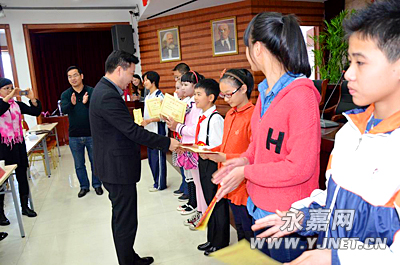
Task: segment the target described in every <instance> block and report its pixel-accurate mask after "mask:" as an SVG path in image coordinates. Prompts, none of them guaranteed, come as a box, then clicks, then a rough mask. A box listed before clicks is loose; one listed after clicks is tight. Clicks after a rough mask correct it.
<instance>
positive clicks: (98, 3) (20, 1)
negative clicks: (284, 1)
mask: <svg viewBox="0 0 400 265" xmlns="http://www.w3.org/2000/svg"><path fill="white" fill-rule="evenodd" d="M189 1H190V0H148V4H147V7H146V8H143V5H142V0H112V1H110V0H34V1H33V0H0V4H1V5H3V6H5V9H7V8H13V7H14V8H24V7H25V8H29V7H32V8H39V7H44V8H52V7H54V8H78V9H79V8H83V7H86V8H88V7H114V8H118V7H134V6H136V5H139V7H140V9H141V10H140V14H141V18H140V20H146V19H147V18H148V17H150V16H152V15H154V14H157V13H160V12H162V11H165V10H167V9H169V8H172V7H175V6H178V5H180V4H183V3H186V2H189ZM240 1H243V0H197V1H196V2H193V3H190V4H188V5H185V6H183V7H180V8H177V9H175V10H172V11H169V12H167V13H164V14H162V15H160V16H159V17H161V16H168V15H173V14H178V13H182V12H187V11H192V10H196V9H201V8H207V7H212V6H218V5H224V4H229V3H234V2H240ZM289 1H308V2H324V1H325V0H289Z"/></svg>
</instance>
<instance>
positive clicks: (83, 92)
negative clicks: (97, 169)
mask: <svg viewBox="0 0 400 265" xmlns="http://www.w3.org/2000/svg"><path fill="white" fill-rule="evenodd" d="M67 77H68V82H69V83H70V84H71V87H70V88H68V89H67V90H65V91H64V92H63V93H62V94H61V111H62V112H63V113H65V114H68V121H69V128H68V132H69V147H70V149H71V153H72V156H73V158H74V164H75V172H76V176H77V177H78V180H79V183H80V187H81V190H80V191H79V193H78V197H79V198H81V197H83V196H85V195H86V193H88V192H89V187H90V183H89V179H88V176H87V171H86V165H85V147H86V150H87V152H88V156H89V160H90V164H91V167H92V186H93V188H94V190H95V191H96V194H97V195H102V194H103V189H102V188H101V181H100V180H99V178H98V177H97V176H96V175H95V174H94V172H93V139H92V134H91V132H90V124H89V103H90V97H91V96H92V93H93V87H90V86H87V85H84V84H83V73H82V70H81V69H79V68H78V67H76V66H70V67H68V69H67Z"/></svg>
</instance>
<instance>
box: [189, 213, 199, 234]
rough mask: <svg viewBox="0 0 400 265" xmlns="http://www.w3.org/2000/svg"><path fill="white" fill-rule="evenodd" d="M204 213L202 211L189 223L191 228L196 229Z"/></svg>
mask: <svg viewBox="0 0 400 265" xmlns="http://www.w3.org/2000/svg"><path fill="white" fill-rule="evenodd" d="M201 216H202V214H201V213H200V217H199V218H198V219H197V220H196V221H194V222H193V223H191V224H190V225H189V229H190V230H192V231H196V226H197V225H198V224H199V222H200V219H201Z"/></svg>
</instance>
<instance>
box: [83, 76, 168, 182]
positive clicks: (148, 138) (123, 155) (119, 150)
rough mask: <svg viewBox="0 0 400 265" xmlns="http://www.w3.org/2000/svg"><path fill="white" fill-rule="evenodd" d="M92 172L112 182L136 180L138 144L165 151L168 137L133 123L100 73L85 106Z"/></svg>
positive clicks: (109, 84)
mask: <svg viewBox="0 0 400 265" xmlns="http://www.w3.org/2000/svg"><path fill="white" fill-rule="evenodd" d="M89 119H90V128H91V131H92V138H93V160H94V161H93V162H94V163H93V164H94V174H95V175H96V176H98V177H99V178H100V180H101V181H103V182H107V183H112V184H135V183H136V182H138V181H139V180H140V165H141V162H140V145H139V144H142V145H145V146H148V147H150V148H153V149H160V150H162V151H164V152H167V151H168V148H169V145H170V139H169V138H167V137H163V136H161V135H158V134H155V133H152V132H149V131H147V130H145V129H144V128H143V127H140V126H138V125H137V124H136V123H134V121H133V119H132V117H131V115H130V114H129V111H128V108H127V107H126V105H125V102H124V101H123V99H122V97H121V96H120V94H119V92H118V90H117V88H116V87H115V86H114V85H113V84H112V83H110V82H109V81H108V80H107V79H105V78H104V77H103V78H102V79H100V81H99V82H98V83H97V85H96V87H95V88H94V90H93V94H92V98H91V100H90V107H89Z"/></svg>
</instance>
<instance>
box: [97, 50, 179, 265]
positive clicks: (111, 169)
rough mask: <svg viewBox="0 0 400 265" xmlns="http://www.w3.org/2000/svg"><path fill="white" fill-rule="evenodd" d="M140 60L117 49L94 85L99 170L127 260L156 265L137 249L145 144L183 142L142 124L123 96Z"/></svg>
mask: <svg viewBox="0 0 400 265" xmlns="http://www.w3.org/2000/svg"><path fill="white" fill-rule="evenodd" d="M138 62H139V59H138V58H137V57H135V56H134V55H132V54H129V53H126V52H124V51H113V52H112V53H111V54H110V55H109V56H108V58H107V60H106V64H105V71H106V74H105V76H104V77H102V78H101V79H100V81H99V82H98V83H97V85H96V87H95V88H94V91H93V95H92V99H91V102H90V107H89V113H90V127H91V130H92V137H93V150H94V162H95V163H94V171H95V174H96V175H97V176H99V178H100V179H101V181H103V185H104V187H105V188H106V189H107V190H108V192H109V199H110V200H111V204H112V224H111V227H112V231H113V237H114V245H115V248H116V251H117V256H118V261H119V264H121V265H132V264H151V263H153V261H154V259H153V258H152V257H146V258H140V257H139V255H138V254H136V253H135V251H134V250H133V244H134V242H135V237H136V231H137V225H138V220H137V191H136V183H137V182H138V181H139V180H140V165H141V162H140V145H139V144H143V145H146V146H148V147H150V148H153V149H160V150H162V151H164V152H166V151H168V149H170V150H175V149H176V148H177V147H178V146H179V143H178V141H176V140H175V139H170V138H167V137H164V136H161V135H158V134H155V133H151V132H148V131H146V130H145V129H144V128H142V127H140V126H138V125H136V124H135V123H134V121H133V119H132V117H131V116H130V114H129V111H128V108H127V107H126V105H125V102H124V101H123V99H122V97H121V96H122V94H123V91H122V89H125V88H126V87H127V85H128V84H129V83H130V82H131V80H132V76H133V74H134V73H135V64H137V63H138Z"/></svg>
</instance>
